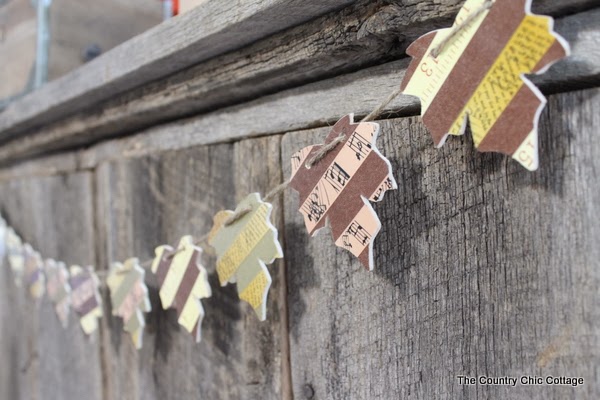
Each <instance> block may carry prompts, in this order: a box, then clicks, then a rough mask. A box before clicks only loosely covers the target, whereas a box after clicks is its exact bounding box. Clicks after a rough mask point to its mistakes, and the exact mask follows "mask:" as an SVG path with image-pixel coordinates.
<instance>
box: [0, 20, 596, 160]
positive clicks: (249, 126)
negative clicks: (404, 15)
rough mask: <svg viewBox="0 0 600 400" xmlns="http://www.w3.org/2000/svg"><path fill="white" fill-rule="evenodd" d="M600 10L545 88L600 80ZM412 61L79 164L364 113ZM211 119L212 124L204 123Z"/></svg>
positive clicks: (290, 94) (564, 25)
mask: <svg viewBox="0 0 600 400" xmlns="http://www.w3.org/2000/svg"><path fill="white" fill-rule="evenodd" d="M598 18H600V9H598V10H594V11H592V12H590V13H585V14H577V15H573V16H571V17H567V18H565V19H563V20H561V21H559V22H558V24H557V25H558V28H557V29H559V30H560V31H561V32H562V33H563V34H564V35H565V36H566V37H567V38H568V39H569V40H570V41H571V43H572V44H573V55H572V56H571V57H570V58H569V59H566V60H564V61H561V62H559V63H557V64H555V65H554V66H553V67H552V68H551V69H550V70H549V71H548V72H547V73H546V74H543V75H540V76H535V77H533V78H532V80H533V81H534V82H535V83H536V84H537V85H539V86H540V87H541V88H542V89H543V91H546V92H552V91H554V90H556V88H558V87H560V85H561V84H565V83H567V82H572V81H574V80H575V79H576V77H577V76H580V77H581V76H587V78H586V79H587V81H586V84H588V85H592V84H593V85H597V84H598V83H599V82H600V67H599V65H600V53H599V52H598V50H597V48H596V47H597V46H596V44H595V43H596V42H597V41H599V40H600V30H598V29H596V25H597V24H596V21H597V19H598ZM407 64H408V60H400V61H394V62H391V63H388V64H385V65H382V66H377V67H373V68H368V69H365V70H362V71H359V72H356V73H352V74H347V75H342V76H339V77H336V78H332V79H329V80H326V81H321V82H316V83H312V84H308V85H305V86H302V87H299V88H295V89H291V90H286V91H284V92H281V93H278V94H275V95H271V96H267V97H264V98H261V99H258V100H255V101H253V102H250V103H247V104H242V105H239V106H235V107H230V108H227V109H224V110H219V111H216V112H214V113H210V114H206V115H202V116H199V117H195V118H189V119H187V120H183V121H177V122H174V123H170V124H165V125H162V126H157V127H154V128H151V129H148V130H145V131H142V132H141V133H139V134H137V135H134V136H131V137H126V138H123V139H116V140H112V141H109V142H105V143H101V144H99V145H96V146H94V147H92V148H91V149H90V150H88V151H85V152H83V153H82V154H81V159H80V165H81V166H82V167H93V166H94V165H96V164H97V163H99V162H101V161H102V160H104V159H113V158H119V157H139V156H143V155H144V154H148V153H152V152H155V151H160V150H167V149H179V148H184V147H186V146H191V145H200V144H211V143H219V142H226V141H233V140H237V139H240V138H245V137H252V136H264V135H272V134H278V133H282V132H287V131H293V130H298V129H306V128H310V127H318V126H324V125H327V124H332V123H334V122H335V121H336V120H337V119H338V118H340V117H341V116H342V115H344V114H347V113H349V112H354V113H355V114H356V115H357V116H361V117H362V116H365V115H367V114H368V113H369V112H370V111H372V110H373V109H374V108H375V107H377V105H379V104H380V103H381V101H382V100H383V99H384V98H385V97H386V96H387V95H388V94H389V93H391V92H392V91H394V90H395V88H396V87H397V85H399V83H400V82H401V81H402V77H403V76H404V70H405V68H406V66H407ZM561 82H562V83H561ZM356 93H360V96H356V95H355V94H356ZM418 110H419V102H418V100H417V99H416V98H415V97H412V96H399V97H397V98H396V99H395V100H394V101H393V102H391V103H390V104H389V105H388V106H387V107H386V109H385V110H384V111H385V113H386V114H387V115H394V116H405V115H415V114H417V113H418ZM206 126H210V127H211V128H210V129H205V128H204V127H206ZM173 132H176V134H173ZM30 140H35V137H33V138H24V139H22V140H21V141H20V144H22V145H23V146H24V147H25V148H28V147H29V144H27V143H28V141H30ZM45 145H47V144H44V145H42V144H40V146H41V147H43V146H45ZM16 146H17V144H15V145H14V146H12V145H6V146H5V147H4V149H2V148H0V158H1V157H2V156H4V157H10V154H11V153H12V154H16V153H18V152H19V150H17V148H16Z"/></svg>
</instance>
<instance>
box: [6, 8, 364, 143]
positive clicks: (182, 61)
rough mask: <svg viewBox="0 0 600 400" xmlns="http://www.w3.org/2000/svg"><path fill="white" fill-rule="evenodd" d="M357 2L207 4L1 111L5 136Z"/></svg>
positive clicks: (171, 20)
mask: <svg viewBox="0 0 600 400" xmlns="http://www.w3.org/2000/svg"><path fill="white" fill-rule="evenodd" d="M352 1H354V0H325V1H324V0H308V1H306V0H304V1H297V0H251V1H243V2H242V1H240V2H237V3H236V5H235V7H231V4H229V3H228V2H223V1H221V0H210V1H207V2H206V3H205V4H204V6H203V7H198V8H196V9H194V10H192V11H190V12H188V13H185V14H184V15H180V16H178V17H176V18H172V19H170V20H168V21H165V22H164V23H162V24H160V25H159V26H157V27H155V28H153V29H150V30H148V31H146V32H144V33H142V34H140V35H139V36H137V37H135V38H134V39H132V40H130V41H127V42H125V43H123V44H121V45H120V46H117V47H116V48H114V49H112V50H111V51H109V52H107V53H105V54H103V55H102V56H100V57H98V58H97V59H95V60H93V61H92V62H90V63H88V64H87V65H85V67H84V68H80V69H78V70H76V71H73V72H71V73H69V74H67V75H65V76H63V77H62V78H59V79H57V80H55V81H53V82H50V83H49V84H47V85H45V86H44V87H43V88H41V89H40V90H38V91H36V93H35V94H32V95H28V96H26V97H24V98H22V99H20V100H19V101H18V102H15V103H13V104H11V105H10V106H8V107H7V108H6V109H5V110H4V111H2V112H1V113H0V132H2V133H1V134H0V137H1V138H2V139H5V138H7V137H9V136H11V135H14V134H15V133H17V132H22V131H23V130H24V129H30V128H33V127H35V126H40V125H42V124H45V123H48V122H49V121H51V120H54V119H56V118H58V117H59V116H61V115H68V114H72V113H74V112H76V111H79V110H82V109H84V108H86V107H90V106H92V105H94V104H96V103H98V102H99V101H102V100H106V99H108V98H110V97H112V96H115V95H116V94H118V93H122V92H124V91H126V90H128V89H132V88H134V87H136V86H139V85H141V84H143V83H147V82H151V81H153V80H155V79H158V78H161V77H164V76H167V75H169V74H172V73H174V72H176V71H179V70H181V69H184V68H186V67H189V66H191V65H193V64H196V63H199V62H201V61H205V60H207V59H210V58H212V57H215V56H216V55H219V54H223V53H226V52H228V51H232V50H235V49H238V48H240V47H243V46H245V45H248V44H250V43H252V42H254V41H256V40H258V39H261V38H263V37H266V36H268V35H271V34H273V33H275V32H277V31H280V30H282V29H286V28H288V27H290V26H294V25H297V24H300V23H302V22H305V21H307V20H310V19H312V18H314V17H316V16H319V15H322V14H324V13H326V12H328V11H331V10H334V9H336V8H339V7H342V6H344V5H347V4H350V3H351V2H352Z"/></svg>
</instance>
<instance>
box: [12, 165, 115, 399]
mask: <svg viewBox="0 0 600 400" xmlns="http://www.w3.org/2000/svg"><path fill="white" fill-rule="evenodd" d="M0 211H1V212H2V214H3V216H4V217H5V218H6V219H7V221H8V222H9V223H10V224H11V225H12V226H13V227H14V228H15V229H16V230H17V233H18V234H20V235H21V237H22V238H23V240H25V241H28V242H29V243H31V244H32V246H33V247H34V248H35V249H37V250H38V251H40V253H41V254H42V256H43V257H49V258H55V259H58V260H63V261H65V262H66V263H81V264H83V265H91V264H94V263H95V252H94V232H93V229H94V221H93V212H92V190H91V174H89V173H74V174H65V175H62V176H54V177H41V178H29V179H14V180H12V181H10V182H3V183H1V184H0ZM0 320H1V321H2V324H1V326H0V349H1V351H2V354H3V355H4V360H3V364H2V368H0V398H3V399H15V400H18V399H23V400H25V399H27V400H30V399H83V398H85V399H97V400H100V399H102V398H103V394H102V370H101V365H100V357H99V355H100V351H99V336H98V334H95V335H93V336H92V337H91V338H88V337H86V336H85V335H84V333H83V331H82V330H81V327H80V325H79V321H78V319H77V318H76V316H75V315H74V314H73V313H71V315H70V317H69V326H68V328H67V329H63V327H62V325H61V323H60V321H59V319H58V317H57V316H56V314H55V312H54V307H53V305H52V303H51V302H50V301H49V300H48V298H47V297H44V299H43V300H42V302H41V304H40V305H39V306H36V305H35V304H34V302H33V301H32V300H31V299H30V297H29V296H28V295H27V294H26V290H25V289H24V288H17V287H16V286H15V285H14V282H13V279H12V274H11V272H10V268H8V266H7V265H6V264H5V265H4V268H2V271H1V277H0ZM74 382H76V384H74Z"/></svg>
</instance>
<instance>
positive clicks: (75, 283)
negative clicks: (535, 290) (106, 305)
mask: <svg viewBox="0 0 600 400" xmlns="http://www.w3.org/2000/svg"><path fill="white" fill-rule="evenodd" d="M70 272H71V277H70V278H69V285H70V286H71V304H72V306H73V310H75V312H76V313H77V315H79V323H80V324H81V328H82V329H83V331H84V332H85V334H86V335H91V334H92V333H93V332H94V331H95V330H96V329H98V318H101V317H102V298H101V297H100V292H99V288H100V281H99V280H98V276H97V275H96V273H95V272H94V269H93V268H92V267H85V268H82V267H80V266H78V265H73V266H71V268H70Z"/></svg>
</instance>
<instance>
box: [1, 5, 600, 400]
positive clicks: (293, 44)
mask: <svg viewBox="0 0 600 400" xmlns="http://www.w3.org/2000/svg"><path fill="white" fill-rule="evenodd" d="M234 3H235V6H232V5H231V4H229V2H223V1H218V0H209V1H207V2H206V3H204V4H203V6H202V7H200V8H197V9H195V10H193V11H190V12H188V13H185V14H184V15H181V16H179V17H176V18H173V19H172V20H169V21H167V22H165V23H163V24H161V25H160V26H158V27H156V28H154V29H151V30H150V31H148V32H146V33H144V34H142V35H140V36H137V37H135V38H134V39H132V40H130V41H128V42H126V43H124V44H122V45H120V46H118V47H116V48H115V49H113V50H111V51H110V52H108V53H106V54H104V55H102V56H101V57H99V58H98V59H96V60H94V61H92V62H91V63H89V64H87V65H86V66H84V67H83V68H80V69H78V70H76V71H74V72H72V73H70V74H68V75H66V76H64V77H62V78H60V79H58V80H55V81H53V82H51V83H49V84H47V85H45V86H44V87H42V88H41V89H40V90H38V91H37V92H35V93H32V94H30V95H28V96H26V97H24V98H22V99H20V100H19V101H18V102H15V103H13V104H11V105H10V106H9V107H8V108H7V109H5V110H3V111H2V112H0V212H1V213H2V214H3V215H4V216H5V217H6V218H7V219H8V221H9V222H10V224H11V225H12V226H14V227H15V228H16V229H17V231H18V233H19V234H20V235H21V236H22V237H23V238H24V239H25V240H27V241H29V242H30V243H31V244H32V245H33V246H34V247H35V248H37V249H39V250H40V251H41V252H42V254H43V255H44V256H46V257H53V258H56V259H61V260H64V261H65V262H67V263H78V264H92V265H95V266H96V267H97V268H98V269H106V267H107V265H108V263H109V262H111V261H115V260H124V259H126V258H128V257H130V256H133V255H135V256H138V257H140V258H142V259H146V258H150V257H151V256H152V255H153V251H154V247H155V246H156V245H159V244H163V243H176V241H177V240H178V239H179V237H180V236H181V235H183V234H193V235H202V234H204V233H206V232H207V230H208V229H210V226H211V225H212V216H213V215H214V214H215V213H216V212H217V211H219V210H220V209H222V208H229V209H231V208H232V207H235V205H236V203H237V202H238V201H239V200H241V199H242V198H243V197H245V196H246V195H247V194H248V193H250V192H254V191H260V192H262V193H264V192H265V191H266V190H268V189H269V188H271V187H273V186H275V185H277V184H278V183H280V182H281V181H282V180H284V179H285V178H286V177H289V175H290V165H289V159H290V155H291V154H292V153H293V152H294V151H296V150H298V149H300V148H301V147H303V146H306V145H309V144H314V143H322V141H323V139H324V138H325V135H326V134H327V132H328V126H330V125H331V124H332V123H334V122H335V121H336V120H337V119H338V118H340V117H341V116H343V115H344V114H346V113H350V112H353V113H355V114H356V116H357V117H362V116H364V115H366V114H367V113H369V112H370V111H371V110H372V109H373V108H374V107H375V106H376V105H377V104H378V103H380V102H381V100H382V99H383V98H385V97H386V96H387V95H388V94H389V93H390V92H391V91H393V90H394V89H395V88H396V87H397V86H398V85H399V84H400V82H401V80H402V77H403V74H404V71H405V69H406V67H407V65H408V61H409V60H408V59H407V58H406V55H405V49H406V47H407V46H408V44H410V43H411V41H412V40H414V39H415V38H417V37H418V36H420V35H421V34H424V33H426V32H428V31H430V30H431V29H434V28H438V27H445V26H449V25H450V24H451V23H452V21H453V19H454V16H455V15H456V12H457V11H458V9H459V8H460V6H461V5H462V2H461V1H459V0H422V1H412V0H410V1H409V0H403V1H401V0H358V1H354V0H303V1H298V0H269V1H264V0H262V1H259V0H248V1H245V2H234ZM533 9H534V11H535V12H539V13H545V14H549V15H552V16H554V17H555V18H556V30H557V31H558V32H559V33H561V34H562V35H563V36H564V37H565V38H566V39H567V40H569V41H570V43H571V46H572V50H573V55H572V56H571V57H570V58H568V59H566V60H564V61H561V62H560V63H558V64H556V65H555V66H553V67H552V69H551V70H550V71H549V72H548V73H546V74H545V75H542V76H539V77H535V78H534V81H535V83H536V84H538V85H539V86H540V87H541V88H542V90H543V92H544V93H545V94H547V95H548V97H549V103H548V106H547V107H546V109H545V110H544V112H543V115H542V118H541V128H540V143H541V149H540V154H541V159H540V169H539V171H537V172H535V173H531V172H528V171H526V170H525V169H524V168H522V167H521V166H520V165H518V164H517V163H516V162H514V161H512V160H510V159H509V158H507V157H504V156H502V155H497V154H487V153H486V154H482V153H478V152H477V151H476V150H475V149H474V147H473V144H472V140H471V139H470V137H468V136H465V137H462V138H454V139H451V140H449V141H448V143H447V144H446V145H445V146H444V147H443V148H441V149H436V148H435V147H434V146H433V143H432V140H431V138H430V136H429V133H428V132H427V130H426V129H425V128H424V126H423V125H422V124H421V121H420V118H419V117H418V114H419V103H418V101H417V99H415V98H412V97H408V96H400V97H398V98H397V99H396V100H395V101H394V102H392V103H391V104H390V105H389V106H388V107H387V108H386V112H385V114H384V117H383V119H381V120H380V121H378V122H379V123H380V124H381V135H380V139H379V142H378V144H379V147H380V149H381V151H382V153H383V154H384V155H386V156H387V157H388V158H389V159H390V161H391V162H392V165H393V170H394V174H395V177H396V180H397V181H398V185H399V189H398V190H397V191H393V192H389V193H388V194H386V198H385V200H384V201H382V202H381V203H377V204H376V205H375V208H376V210H377V212H378V214H379V216H380V219H381V221H382V225H383V226H382V230H381V233H380V234H379V236H378V237H377V240H376V242H375V254H376V256H375V265H376V267H375V270H374V271H373V272H371V273H369V272H366V271H365V270H364V269H363V268H362V266H361V265H360V264H359V263H358V261H357V260H356V259H354V258H353V257H352V256H351V255H350V254H349V253H347V252H345V251H343V250H341V249H339V248H337V247H335V246H334V244H333V241H332V239H331V237H330V235H329V234H328V232H327V231H325V232H322V233H320V234H319V236H318V237H317V238H309V237H308V235H307V234H306V232H305V229H304V224H303V221H302V218H301V215H300V214H299V213H298V211H297V210H298V198H297V195H296V194H295V193H294V192H293V191H291V190H290V191H287V192H286V193H285V195H284V196H283V197H282V198H281V199H280V200H278V201H276V202H275V212H274V216H275V221H276V224H277V226H278V227H279V229H280V240H281V242H282V245H283V248H284V253H285V259H284V260H283V261H279V262H276V263H274V264H273V265H271V266H270V267H269V270H270V271H271V274H272V276H273V286H272V288H271V291H270V294H269V299H268V315H267V320H266V321H265V322H259V321H258V320H257V318H256V316H255V314H254V313H253V312H252V310H251V309H250V307H249V306H248V305H247V304H245V303H240V301H239V300H238V297H237V293H236V291H235V287H232V286H228V287H225V288H220V287H219V285H218V280H217V277H216V274H215V272H214V261H215V257H214V255H213V254H210V252H207V253H206V254H205V256H206V257H205V259H204V263H205V265H206V266H207V267H208V269H209V273H210V278H209V279H210V282H211V284H212V286H213V288H214V291H213V292H214V294H213V296H212V297H211V298H210V299H207V300H206V301H204V305H205V309H206V312H207V315H206V318H205V320H204V322H203V328H202V329H203V339H202V342H201V343H200V344H199V345H196V344H195V343H193V340H192V338H191V337H190V335H189V334H187V333H186V332H185V331H184V330H182V329H180V328H179V326H178V324H177V318H176V314H175V312H173V311H163V310H162V309H161V307H160V304H159V300H158V294H157V288H156V285H155V284H153V282H152V277H151V276H149V277H148V281H149V283H150V291H151V299H152V306H153V311H152V312H151V313H150V314H148V325H147V328H146V334H145V339H144V347H143V349H142V350H141V351H136V350H135V349H134V347H133V346H132V344H131V343H130V340H129V337H128V336H127V334H125V333H124V332H123V330H122V322H121V320H120V319H118V318H115V317H105V318H103V319H102V325H101V329H100V330H99V332H97V333H96V334H94V335H93V337H92V338H91V339H88V338H86V337H84V335H83V333H82V331H81V329H80V327H79V325H78V324H77V321H76V319H75V317H74V316H71V320H70V324H69V327H68V328H67V329H66V330H65V329H63V328H62V327H61V325H60V323H59V321H58V319H57V318H56V316H55V314H54V312H53V309H52V306H51V304H50V303H49V302H48V301H47V300H44V301H43V302H42V303H41V304H40V305H39V306H36V305H35V304H34V303H33V302H32V301H31V300H30V299H28V297H27V296H26V295H25V291H24V290H22V289H19V288H17V287H16V286H15V285H14V283H13V280H12V275H11V272H10V270H9V268H6V267H5V268H3V269H2V270H1V271H0V321H1V328H0V349H1V351H2V354H3V355H4V361H3V363H2V366H1V367H0V398H3V399H66V400H75V399H104V400H107V399H157V400H158V399H160V400H163V399H188V398H190V399H192V398H193V399H200V398H202V399H292V398H294V399H340V400H342V399H343V400H346V399H437V398H440V399H445V398H447V399H459V398H462V399H488V398H489V399H496V398H511V399H516V398H519V399H565V398H577V399H595V398H598V397H599V396H600V385H599V384H598V382H600V369H599V367H598V366H599V365H600V309H599V307H598V306H599V304H600V303H599V300H600V291H599V288H600V246H599V245H598V241H599V239H600V235H599V228H598V222H597V220H598V217H597V212H598V204H599V203H600V176H599V174H598V171H599V170H600V161H599V159H600V158H599V157H598V154H600V140H599V138H598V130H599V129H600V113H599V112H598V110H600V90H599V89H598V88H597V87H598V84H599V83H600V52H599V51H598V45H597V44H598V42H599V41H600V26H599V25H598V21H599V20H600V4H599V3H598V2H597V1H595V0H562V1H551V0H535V1H534V2H533ZM149 275H151V274H149ZM103 295H104V304H105V309H104V312H105V315H109V312H110V309H109V306H108V305H109V303H110V301H109V296H108V293H107V291H106V290H104V293H103ZM527 374H529V375H536V376H547V375H554V376H563V375H564V376H580V377H583V378H584V379H585V384H584V385H583V386H580V387H576V388H573V387H571V386H547V385H544V386H524V385H518V386H517V387H514V388H513V387H506V386H481V385H475V386H462V385H459V384H458V379H457V376H458V375H469V376H478V375H488V376H507V375H508V376H521V375H527Z"/></svg>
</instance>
